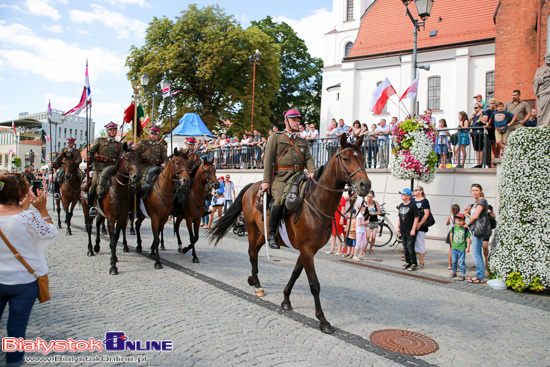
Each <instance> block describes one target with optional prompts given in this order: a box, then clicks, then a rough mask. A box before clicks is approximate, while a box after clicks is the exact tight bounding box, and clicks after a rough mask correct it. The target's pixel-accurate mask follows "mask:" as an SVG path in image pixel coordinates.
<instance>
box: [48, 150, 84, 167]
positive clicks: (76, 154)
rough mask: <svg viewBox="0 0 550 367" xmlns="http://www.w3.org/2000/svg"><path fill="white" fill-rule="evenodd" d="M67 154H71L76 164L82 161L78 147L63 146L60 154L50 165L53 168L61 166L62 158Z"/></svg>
mask: <svg viewBox="0 0 550 367" xmlns="http://www.w3.org/2000/svg"><path fill="white" fill-rule="evenodd" d="M69 154H72V156H73V159H74V161H75V163H76V164H80V163H81V162H82V155H81V154H80V150H79V149H78V148H72V149H71V148H63V150H62V151H61V154H59V155H58V156H57V158H56V159H55V161H54V162H53V164H52V166H53V167H54V168H59V167H60V166H61V163H62V162H63V158H64V157H66V156H68V155H69Z"/></svg>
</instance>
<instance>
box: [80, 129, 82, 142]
mask: <svg viewBox="0 0 550 367" xmlns="http://www.w3.org/2000/svg"><path fill="white" fill-rule="evenodd" d="M80 140H82V130H80Z"/></svg>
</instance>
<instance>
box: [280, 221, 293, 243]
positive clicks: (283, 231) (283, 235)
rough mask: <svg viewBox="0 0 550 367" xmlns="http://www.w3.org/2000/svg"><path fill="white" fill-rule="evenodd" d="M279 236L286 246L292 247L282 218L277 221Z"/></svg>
mask: <svg viewBox="0 0 550 367" xmlns="http://www.w3.org/2000/svg"><path fill="white" fill-rule="evenodd" d="M279 236H281V239H282V240H283V242H284V243H285V245H286V246H287V247H288V248H294V246H292V243H291V242H290V239H289V238H288V232H287V231H286V223H285V220H284V219H283V220H281V222H280V223H279Z"/></svg>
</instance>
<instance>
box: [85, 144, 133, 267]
mask: <svg viewBox="0 0 550 367" xmlns="http://www.w3.org/2000/svg"><path fill="white" fill-rule="evenodd" d="M123 150H124V153H123V154H122V155H121V156H120V157H119V158H118V159H117V161H116V163H115V165H114V166H113V167H112V170H113V174H112V176H111V177H109V179H108V183H107V185H106V187H105V196H104V197H103V198H102V199H99V198H98V200H97V203H98V204H97V206H98V211H99V216H98V218H97V220H96V230H97V236H96V241H95V246H94V248H93V251H92V237H91V236H92V222H93V218H91V217H90V216H89V214H88V203H87V201H86V198H85V197H84V195H83V198H82V206H83V207H84V217H85V220H86V230H87V232H88V256H93V255H94V251H95V252H96V253H97V252H99V250H100V246H99V244H100V242H101V234H100V227H101V225H102V223H103V222H104V221H105V220H106V221H107V229H108V231H109V239H110V247H111V268H110V269H109V274H111V275H117V274H118V269H117V266H116V263H117V261H118V258H117V256H116V246H117V243H118V239H119V237H120V232H121V231H123V230H125V229H126V223H127V220H128V212H129V211H130V208H131V207H132V205H134V203H133V200H130V199H131V198H132V191H135V190H132V185H138V184H139V182H140V180H141V172H140V170H139V157H138V155H137V153H136V152H135V151H134V150H132V149H130V148H128V145H127V144H126V143H124V146H123ZM123 251H124V252H129V251H130V250H129V248H128V246H127V245H126V246H124V247H123Z"/></svg>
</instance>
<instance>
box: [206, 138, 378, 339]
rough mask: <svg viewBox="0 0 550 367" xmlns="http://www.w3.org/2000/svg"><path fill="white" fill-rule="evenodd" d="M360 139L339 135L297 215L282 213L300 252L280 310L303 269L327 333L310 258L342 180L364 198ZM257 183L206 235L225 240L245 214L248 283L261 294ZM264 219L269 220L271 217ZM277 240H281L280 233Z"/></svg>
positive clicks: (327, 226) (323, 238)
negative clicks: (335, 148)
mask: <svg viewBox="0 0 550 367" xmlns="http://www.w3.org/2000/svg"><path fill="white" fill-rule="evenodd" d="M362 143H363V137H361V138H359V140H358V141H357V142H356V143H355V144H348V143H347V142H346V135H342V138H341V140H340V149H339V150H338V152H336V154H334V155H333V156H332V158H331V159H330V161H329V162H328V163H327V164H326V165H325V166H324V167H321V168H320V169H319V170H318V171H317V173H316V174H315V178H314V179H313V180H310V184H311V188H310V189H309V190H308V192H307V193H306V194H305V198H304V202H303V203H302V208H301V210H302V212H301V214H300V216H299V218H297V222H296V224H294V222H295V219H296V215H297V214H296V213H291V214H287V215H286V216H285V218H284V219H285V226H286V230H287V233H288V238H289V239H290V243H291V244H292V246H293V247H294V248H296V249H297V250H298V251H299V252H300V256H299V257H298V261H297V262H296V266H295V268H294V270H293V272H292V275H291V277H290V280H289V281H288V284H287V286H286V287H285V289H284V292H283V294H284V298H283V302H282V303H281V307H282V308H283V310H291V309H292V306H291V303H290V293H291V291H292V287H293V286H294V283H295V282H296V280H297V279H298V277H299V276H300V274H301V272H302V270H303V269H304V268H305V270H306V274H307V277H308V280H309V287H310V290H311V293H312V294H313V298H314V300H315V316H317V319H319V321H320V325H319V326H320V328H321V330H322V331H323V332H325V333H329V334H330V333H333V332H334V329H333V327H332V326H331V325H330V323H329V322H328V321H327V319H326V318H325V315H324V313H323V310H322V309H321V301H320V299H319V292H320V286H319V280H318V279H317V274H316V273H315V266H314V263H313V257H314V256H315V254H316V253H317V251H319V249H321V248H322V247H323V246H324V245H325V244H326V243H327V241H328V239H329V238H330V233H331V223H332V220H333V218H334V217H333V215H334V212H335V211H336V209H337V208H338V205H339V202H340V198H341V196H342V192H343V191H344V187H345V185H346V184H348V185H349V187H350V189H351V190H353V191H355V192H357V194H358V195H359V196H366V195H367V194H368V192H369V191H370V188H371V182H370V180H369V178H368V176H367V172H366V170H365V157H364V156H363V154H361V150H360V149H359V147H360V146H361V144H362ZM260 185H261V182H256V183H254V184H250V185H248V186H246V187H244V188H243V189H242V190H241V192H240V193H239V195H238V196H237V198H236V199H235V202H234V203H233V205H231V207H230V208H229V209H228V210H227V212H226V213H225V215H224V216H223V217H222V219H221V221H219V222H218V223H217V224H216V225H215V226H214V227H213V230H212V232H211V233H210V237H211V238H212V239H213V240H215V241H216V244H217V243H218V242H219V241H220V240H221V239H222V238H223V236H224V235H225V234H226V233H227V231H228V230H229V228H230V227H231V226H232V224H233V223H234V222H235V220H236V219H237V218H238V217H239V215H240V213H241V211H242V212H243V213H244V221H245V223H246V230H247V232H248V243H249V249H248V253H249V256H250V263H251V264H252V275H250V276H249V277H248V284H250V285H251V286H255V287H256V295H258V296H260V297H262V296H264V295H265V293H264V291H263V289H262V288H261V285H260V280H259V279H258V252H259V251H260V248H261V247H262V246H263V245H264V243H265V237H264V234H263V231H264V222H263V220H262V212H261V210H258V209H257V208H256V205H255V202H256V200H257V199H256V195H257V193H258V190H259V189H260ZM265 220H267V221H269V217H268V218H266V219H265ZM279 243H280V244H282V243H283V241H281V237H280V236H279Z"/></svg>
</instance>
